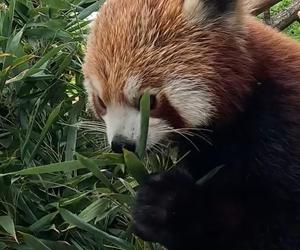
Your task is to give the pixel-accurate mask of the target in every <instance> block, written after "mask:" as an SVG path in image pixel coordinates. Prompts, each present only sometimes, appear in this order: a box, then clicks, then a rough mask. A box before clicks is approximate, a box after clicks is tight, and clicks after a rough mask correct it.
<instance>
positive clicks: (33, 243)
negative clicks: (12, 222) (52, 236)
mask: <svg viewBox="0 0 300 250" xmlns="http://www.w3.org/2000/svg"><path fill="white" fill-rule="evenodd" d="M21 234H23V237H24V241H25V243H26V245H27V246H29V247H32V248H33V249H38V250H51V249H50V248H49V247H47V246H46V245H45V244H44V243H43V242H42V241H41V240H40V239H38V238H35V237H34V236H32V235H30V234H25V233H21Z"/></svg>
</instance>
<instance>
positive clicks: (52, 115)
mask: <svg viewBox="0 0 300 250" xmlns="http://www.w3.org/2000/svg"><path fill="white" fill-rule="evenodd" d="M62 104H63V102H61V103H60V104H59V105H57V106H56V107H55V108H54V109H53V111H52V112H51V113H50V115H49V117H48V119H47V121H46V124H45V127H44V128H43V130H42V132H41V135H40V138H39V140H38V142H37V144H36V145H35V147H34V149H33V151H32V153H31V155H30V158H29V162H30V161H31V160H32V159H33V157H34V156H35V154H36V152H37V150H38V149H39V147H40V145H41V144H42V142H43V140H44V138H45V136H46V134H47V132H48V131H49V129H50V127H51V125H52V124H53V123H54V122H55V121H56V119H57V118H58V115H59V113H60V110H61V106H62Z"/></svg>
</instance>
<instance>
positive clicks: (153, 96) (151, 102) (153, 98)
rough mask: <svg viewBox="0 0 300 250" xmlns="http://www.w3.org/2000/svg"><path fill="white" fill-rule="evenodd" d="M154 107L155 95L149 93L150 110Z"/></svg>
mask: <svg viewBox="0 0 300 250" xmlns="http://www.w3.org/2000/svg"><path fill="white" fill-rule="evenodd" d="M155 107H156V96H155V95H150V110H153V109H155Z"/></svg>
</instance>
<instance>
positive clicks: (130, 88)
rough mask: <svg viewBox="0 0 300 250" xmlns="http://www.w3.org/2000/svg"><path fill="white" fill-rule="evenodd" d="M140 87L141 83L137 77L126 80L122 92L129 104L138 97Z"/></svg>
mask: <svg viewBox="0 0 300 250" xmlns="http://www.w3.org/2000/svg"><path fill="white" fill-rule="evenodd" d="M141 85H142V83H141V80H140V79H139V77H138V76H131V77H129V78H128V80H127V82H126V84H125V86H124V89H123V91H124V95H125V97H126V98H127V100H128V101H129V102H133V101H134V100H135V99H136V98H137V97H138V93H139V90H140V88H141Z"/></svg>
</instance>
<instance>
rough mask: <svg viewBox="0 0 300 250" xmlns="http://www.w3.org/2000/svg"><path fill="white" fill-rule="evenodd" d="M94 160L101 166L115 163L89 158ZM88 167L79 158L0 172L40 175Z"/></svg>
mask: <svg viewBox="0 0 300 250" xmlns="http://www.w3.org/2000/svg"><path fill="white" fill-rule="evenodd" d="M91 161H93V162H94V163H95V164H99V165H101V166H103V167H104V166H109V165H113V164H114V163H113V162H112V161H107V160H99V159H98V160H89V162H91ZM84 168H86V166H85V165H83V164H82V163H81V162H80V161H79V160H74V161H65V162H61V163H53V164H49V165H45V166H40V167H32V168H26V169H22V170H20V171H16V172H10V173H5V174H0V177H3V176H7V175H40V174H50V173H55V172H67V171H74V170H79V169H84Z"/></svg>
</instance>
